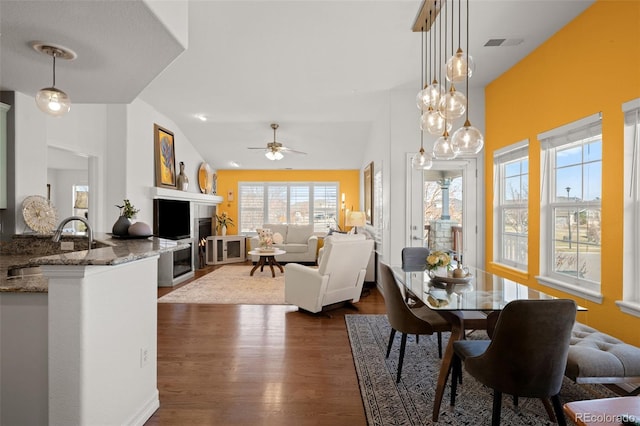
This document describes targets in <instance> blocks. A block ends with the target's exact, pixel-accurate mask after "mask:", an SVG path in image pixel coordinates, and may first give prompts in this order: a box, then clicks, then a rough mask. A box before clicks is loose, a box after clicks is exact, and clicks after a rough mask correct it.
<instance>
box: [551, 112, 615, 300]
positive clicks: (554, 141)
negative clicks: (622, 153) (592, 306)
mask: <svg viewBox="0 0 640 426" xmlns="http://www.w3.org/2000/svg"><path fill="white" fill-rule="evenodd" d="M539 138H540V142H541V144H542V162H543V163H542V164H543V165H542V167H543V171H542V203H541V205H542V211H541V215H540V217H541V227H540V233H541V244H540V250H541V253H540V262H541V268H540V272H541V274H542V275H543V276H544V278H543V277H539V279H540V280H541V282H542V283H543V284H549V285H551V286H554V285H557V286H558V287H559V288H561V289H563V290H565V291H569V292H575V294H578V295H581V296H585V297H587V298H590V297H591V298H590V300H595V301H597V302H600V301H601V295H600V233H601V226H600V223H601V199H602V126H601V123H600V114H596V115H593V116H590V117H587V118H585V119H582V120H579V121H577V122H574V123H570V124H568V125H566V126H563V127H561V128H558V129H554V130H552V131H550V132H547V133H545V134H543V135H540V136H539ZM545 278H547V279H546V280H545Z"/></svg>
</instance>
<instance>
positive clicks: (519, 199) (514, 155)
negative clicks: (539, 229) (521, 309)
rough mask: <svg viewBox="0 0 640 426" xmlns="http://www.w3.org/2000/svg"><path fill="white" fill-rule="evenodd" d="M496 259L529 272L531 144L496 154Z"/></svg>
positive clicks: (520, 143) (499, 151)
mask: <svg viewBox="0 0 640 426" xmlns="http://www.w3.org/2000/svg"><path fill="white" fill-rule="evenodd" d="M493 165H494V179H495V180H494V192H493V193H494V194H496V197H495V198H494V223H495V226H494V240H493V245H494V260H495V261H496V262H497V263H501V264H503V265H507V266H510V267H513V268H516V269H521V270H524V271H526V270H527V257H528V253H529V251H528V236H529V206H528V201H529V141H528V140H525V141H521V142H518V143H515V144H512V145H509V146H507V147H504V148H502V149H499V150H496V151H495V152H494V154H493Z"/></svg>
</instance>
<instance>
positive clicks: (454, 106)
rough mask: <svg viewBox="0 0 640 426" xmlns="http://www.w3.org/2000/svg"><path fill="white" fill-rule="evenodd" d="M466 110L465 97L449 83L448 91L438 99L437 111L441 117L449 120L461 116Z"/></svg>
mask: <svg viewBox="0 0 640 426" xmlns="http://www.w3.org/2000/svg"><path fill="white" fill-rule="evenodd" d="M466 110H467V97H466V96H465V95H464V94H462V93H460V92H458V91H456V88H455V86H454V85H453V84H451V88H450V89H449V93H447V94H446V95H444V97H443V98H442V99H440V104H439V105H438V111H439V112H440V114H441V115H442V116H443V117H447V118H449V119H450V120H455V119H456V118H460V117H462V116H463V115H464V113H465V111H466Z"/></svg>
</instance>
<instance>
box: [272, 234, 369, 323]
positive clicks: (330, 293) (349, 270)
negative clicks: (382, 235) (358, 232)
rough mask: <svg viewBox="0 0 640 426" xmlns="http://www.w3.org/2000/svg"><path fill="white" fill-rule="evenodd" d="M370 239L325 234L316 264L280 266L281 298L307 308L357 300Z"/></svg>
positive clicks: (316, 310) (365, 267) (360, 289)
mask: <svg viewBox="0 0 640 426" xmlns="http://www.w3.org/2000/svg"><path fill="white" fill-rule="evenodd" d="M372 250H373V240H366V239H364V236H362V237H360V236H358V237H356V238H340V237H338V238H334V236H329V237H327V238H325V241H324V247H323V250H322V251H323V255H322V258H320V259H319V261H318V265H319V266H318V268H311V267H308V266H303V265H299V264H297V263H289V264H288V265H286V266H285V268H284V292H285V301H286V302H287V303H291V304H292V305H296V306H298V307H299V308H301V309H303V310H305V311H308V312H314V313H316V312H320V311H321V310H322V308H323V307H324V306H327V305H332V304H334V303H338V302H344V301H349V302H352V303H355V302H357V301H359V300H360V293H361V292H362V285H363V284H364V277H365V275H366V273H367V271H366V269H367V264H368V263H369V258H370V256H371V251H372Z"/></svg>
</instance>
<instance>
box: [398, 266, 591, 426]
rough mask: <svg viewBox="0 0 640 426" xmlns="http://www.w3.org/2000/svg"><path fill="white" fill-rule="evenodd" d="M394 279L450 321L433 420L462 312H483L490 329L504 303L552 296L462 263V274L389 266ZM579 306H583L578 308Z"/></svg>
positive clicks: (462, 329)
mask: <svg viewBox="0 0 640 426" xmlns="http://www.w3.org/2000/svg"><path fill="white" fill-rule="evenodd" d="M392 271H393V273H394V276H395V278H396V280H397V281H398V283H400V284H402V285H403V286H404V288H405V289H406V291H407V292H408V293H410V294H411V295H412V296H413V297H417V298H418V299H420V300H421V301H422V302H424V304H425V305H426V306H427V307H429V308H430V309H433V310H434V311H436V312H438V314H440V315H442V316H443V317H444V318H445V319H446V320H447V321H449V323H450V324H451V335H450V337H449V342H448V343H447V346H446V349H445V351H444V354H443V356H442V362H441V364H440V372H439V374H438V381H437V384H436V392H435V398H434V402H433V415H432V417H433V421H434V422H437V421H438V416H439V414H440V406H441V404H442V398H443V395H444V389H445V386H446V384H447V380H448V377H449V372H450V370H451V363H452V360H453V342H455V341H456V340H460V339H464V338H465V337H466V336H465V325H464V312H465V311H467V312H476V313H477V312H484V313H486V314H487V328H488V332H489V333H490V330H491V327H492V326H493V325H495V323H496V321H497V318H498V316H499V314H500V311H501V310H502V309H503V308H504V307H505V306H506V305H507V303H509V302H511V301H513V300H518V299H529V300H542V299H555V297H553V296H550V295H548V294H545V293H542V292H540V291H537V290H535V289H532V288H530V287H528V286H526V285H524V284H520V283H517V282H515V281H512V280H509V279H506V278H504V277H501V276H498V275H496V274H493V273H490V272H486V271H483V270H480V269H478V268H474V267H465V273H464V275H463V276H462V277H457V278H454V277H453V276H451V274H448V275H447V276H436V275H435V274H434V273H433V271H429V270H427V269H426V267H405V268H403V267H402V266H393V267H392ZM579 309H580V310H583V309H584V308H579Z"/></svg>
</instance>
